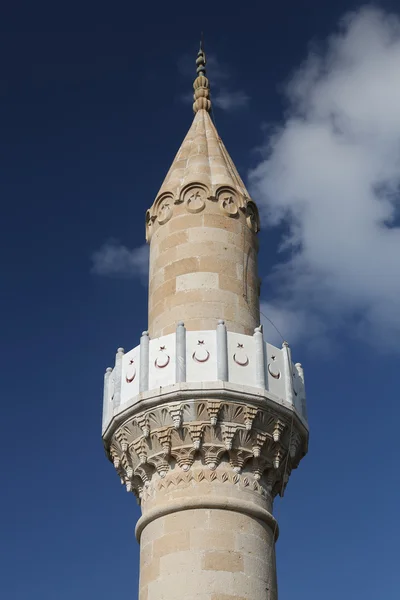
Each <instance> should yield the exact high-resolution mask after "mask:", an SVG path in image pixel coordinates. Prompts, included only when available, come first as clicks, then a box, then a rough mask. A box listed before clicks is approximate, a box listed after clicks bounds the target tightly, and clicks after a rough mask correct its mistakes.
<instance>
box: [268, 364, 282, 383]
mask: <svg viewBox="0 0 400 600" xmlns="http://www.w3.org/2000/svg"><path fill="white" fill-rule="evenodd" d="M268 373H269V374H270V375H271V377H273V378H274V379H280V378H281V372H280V371H278V372H277V373H274V372H273V371H272V370H271V363H268Z"/></svg>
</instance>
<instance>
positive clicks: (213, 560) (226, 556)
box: [202, 550, 244, 573]
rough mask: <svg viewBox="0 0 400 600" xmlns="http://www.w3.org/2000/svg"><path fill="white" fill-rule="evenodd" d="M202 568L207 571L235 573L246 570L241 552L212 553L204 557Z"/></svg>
mask: <svg viewBox="0 0 400 600" xmlns="http://www.w3.org/2000/svg"><path fill="white" fill-rule="evenodd" d="M202 568H203V569H204V570H206V571H228V572H230V573H233V572H235V571H243V570H244V561H243V556H242V554H240V552H234V551H232V550H230V551H225V552H221V551H210V552H207V553H206V554H205V555H204V556H203V560H202Z"/></svg>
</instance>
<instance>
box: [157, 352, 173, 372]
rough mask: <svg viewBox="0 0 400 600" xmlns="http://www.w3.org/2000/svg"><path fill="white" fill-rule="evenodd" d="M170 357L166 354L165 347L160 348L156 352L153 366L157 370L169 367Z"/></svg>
mask: <svg viewBox="0 0 400 600" xmlns="http://www.w3.org/2000/svg"><path fill="white" fill-rule="evenodd" d="M170 360H171V357H170V356H169V354H168V353H167V349H166V347H165V346H160V350H159V351H158V354H157V357H156V360H155V361H154V366H155V367H156V368H157V369H165V367H167V366H168V365H169V362H170Z"/></svg>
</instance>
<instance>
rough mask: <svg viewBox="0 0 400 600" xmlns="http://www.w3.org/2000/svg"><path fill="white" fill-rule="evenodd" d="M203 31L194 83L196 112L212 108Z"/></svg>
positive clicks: (194, 107) (194, 108)
mask: <svg viewBox="0 0 400 600" xmlns="http://www.w3.org/2000/svg"><path fill="white" fill-rule="evenodd" d="M203 42H204V38H203V32H202V33H201V38H200V48H199V51H198V53H197V59H196V72H197V77H196V79H195V80H194V83H193V89H194V96H193V97H194V104H193V110H194V112H195V113H197V111H199V110H200V109H204V110H206V111H208V112H209V111H210V110H211V101H210V84H209V81H208V79H207V77H206V62H207V61H206V54H205V52H204V47H203Z"/></svg>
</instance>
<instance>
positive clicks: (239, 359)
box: [233, 344, 249, 367]
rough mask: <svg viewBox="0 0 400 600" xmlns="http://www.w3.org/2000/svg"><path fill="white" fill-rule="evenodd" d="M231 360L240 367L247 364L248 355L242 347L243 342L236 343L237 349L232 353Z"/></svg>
mask: <svg viewBox="0 0 400 600" xmlns="http://www.w3.org/2000/svg"><path fill="white" fill-rule="evenodd" d="M233 360H234V361H235V363H236V364H237V365H240V366H241V367H247V365H248V364H249V357H248V356H247V354H246V352H245V350H244V348H243V344H238V345H237V350H236V352H235V354H234V355H233Z"/></svg>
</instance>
